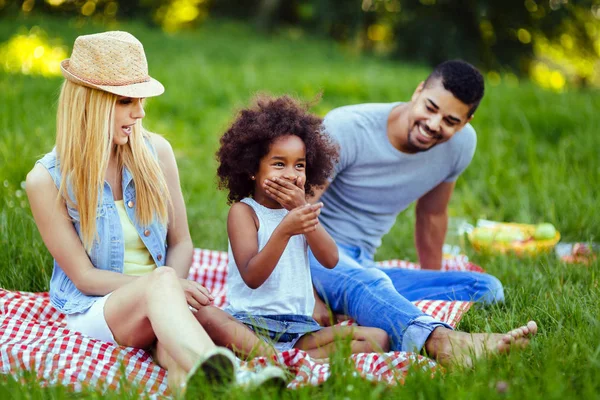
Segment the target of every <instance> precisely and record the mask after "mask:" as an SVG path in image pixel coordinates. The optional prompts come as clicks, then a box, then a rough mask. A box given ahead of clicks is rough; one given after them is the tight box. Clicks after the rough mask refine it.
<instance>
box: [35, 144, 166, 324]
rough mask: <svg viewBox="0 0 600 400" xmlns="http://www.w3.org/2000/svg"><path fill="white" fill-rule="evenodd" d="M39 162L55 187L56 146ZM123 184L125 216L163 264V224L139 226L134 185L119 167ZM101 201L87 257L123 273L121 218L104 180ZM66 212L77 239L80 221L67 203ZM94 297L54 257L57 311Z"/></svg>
mask: <svg viewBox="0 0 600 400" xmlns="http://www.w3.org/2000/svg"><path fill="white" fill-rule="evenodd" d="M37 162H38V163H40V164H42V165H43V166H44V167H45V168H46V169H47V170H48V172H49V173H50V176H52V179H53V180H54V183H55V184H56V187H57V188H58V187H59V186H60V180H61V175H60V168H59V167H60V163H59V161H58V160H57V158H56V149H53V150H52V151H51V152H50V153H48V154H46V155H45V156H44V157H43V158H42V159H40V160H38V161H37ZM122 185H123V203H124V204H125V206H126V207H125V209H126V211H127V216H128V217H129V218H130V219H131V221H132V222H133V225H134V226H135V228H136V229H137V231H138V234H139V235H140V238H141V239H142V241H143V242H144V245H145V246H146V248H147V249H148V251H149V252H150V254H151V255H152V259H153V260H154V262H155V263H156V265H157V266H158V267H162V266H164V265H165V259H166V251H167V245H166V237H167V229H166V226H164V225H162V224H161V223H160V222H158V221H156V220H155V221H154V222H152V224H150V226H141V225H140V224H139V223H138V221H137V219H136V216H135V208H134V207H135V204H136V195H135V184H134V182H133V177H132V176H131V173H130V172H129V170H128V169H127V168H125V167H123V176H122ZM67 188H68V193H69V195H70V197H71V199H73V200H74V196H73V195H72V190H71V186H70V185H68V187H67ZM99 196H101V199H102V201H99V203H101V204H99V205H98V211H97V216H96V230H97V233H98V238H97V239H95V240H94V242H93V245H92V248H91V249H90V251H89V252H88V256H89V258H90V261H91V262H92V265H94V267H96V268H99V269H102V270H105V271H113V272H119V273H123V257H124V255H125V246H124V244H123V229H122V228H121V220H120V219H119V214H118V212H117V209H116V208H115V201H114V198H113V193H112V190H111V188H110V185H109V184H108V183H107V182H104V187H103V189H102V193H101V194H100V193H99ZM67 211H68V213H69V216H70V217H71V220H72V223H73V226H74V227H75V230H76V231H77V234H78V235H79V238H80V239H81V232H80V230H81V224H80V219H79V212H78V210H77V209H76V208H73V207H71V206H70V205H68V203H67ZM98 298H99V297H98V296H87V295H85V294H83V293H81V292H80V291H79V290H78V289H77V288H76V287H75V285H74V284H73V282H72V281H71V279H69V277H68V276H67V275H66V274H65V273H64V271H63V270H62V268H61V267H60V265H58V263H57V262H56V260H54V269H53V271H52V278H51V280H50V302H51V303H52V305H53V306H54V307H55V308H57V309H58V310H60V311H62V312H63V313H65V314H73V313H79V312H84V311H86V310H87V309H88V308H90V307H91V306H92V304H93V303H94V302H95V301H96V300H98Z"/></svg>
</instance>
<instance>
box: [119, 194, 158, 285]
mask: <svg viewBox="0 0 600 400" xmlns="http://www.w3.org/2000/svg"><path fill="white" fill-rule="evenodd" d="M115 206H116V207H117V212H118V213H119V219H120V220H121V227H122V229H123V244H124V246H125V256H124V257H123V262H124V264H123V273H124V274H126V275H136V276H140V275H145V274H147V273H148V272H152V271H153V270H154V269H155V268H156V264H155V263H154V260H153V259H152V256H151V255H150V252H149V251H148V249H147V248H146V246H145V245H144V242H142V239H140V236H139V235H138V233H137V231H136V229H135V226H134V225H133V223H132V222H131V220H130V219H129V217H128V216H127V212H126V211H125V204H124V203H123V200H115Z"/></svg>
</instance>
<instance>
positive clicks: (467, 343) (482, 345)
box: [425, 321, 538, 367]
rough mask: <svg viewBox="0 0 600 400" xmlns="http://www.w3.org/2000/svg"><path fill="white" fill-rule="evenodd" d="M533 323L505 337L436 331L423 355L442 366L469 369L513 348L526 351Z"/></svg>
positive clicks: (506, 334) (441, 328)
mask: <svg viewBox="0 0 600 400" xmlns="http://www.w3.org/2000/svg"><path fill="white" fill-rule="evenodd" d="M537 330H538V327H537V324H536V323H535V321H529V322H528V323H527V325H523V326H521V327H519V328H516V329H513V330H511V331H509V332H507V333H504V334H502V333H466V332H457V331H453V330H451V329H447V328H443V327H439V328H436V329H434V331H433V332H431V335H429V338H428V339H427V341H426V342H425V351H426V352H427V354H428V355H429V356H430V357H432V358H434V359H436V360H437V361H438V362H439V363H440V364H443V365H462V366H465V367H471V366H472V365H473V360H475V359H477V358H481V357H483V356H486V355H490V354H499V353H506V352H508V351H509V350H510V349H511V347H512V346H516V347H520V348H523V347H526V346H527V344H528V343H529V338H531V337H532V336H533V335H535V334H536V333H537Z"/></svg>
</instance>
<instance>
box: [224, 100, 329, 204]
mask: <svg viewBox="0 0 600 400" xmlns="http://www.w3.org/2000/svg"><path fill="white" fill-rule="evenodd" d="M309 106H310V104H303V103H300V102H299V101H298V100H295V99H293V98H292V97H290V96H281V97H277V98H273V97H270V96H267V95H259V96H257V97H256V98H255V100H254V102H253V104H252V106H251V107H249V108H245V109H243V110H241V111H240V112H239V113H238V115H237V117H236V119H235V120H234V121H233V123H232V125H231V126H230V127H229V129H228V130H227V132H225V134H224V135H223V137H221V147H220V149H219V151H218V152H217V161H218V162H219V166H218V168H217V177H218V179H219V189H225V190H228V191H229V194H228V196H227V200H228V203H233V202H236V201H240V200H242V199H243V198H244V197H248V196H250V195H252V194H253V193H254V185H255V181H253V180H252V179H251V176H252V175H254V174H256V172H257V171H258V168H259V165H260V160H261V159H262V158H263V157H264V156H265V155H267V153H268V152H269V150H270V149H271V144H272V143H273V142H274V141H275V140H276V139H278V138H280V137H283V136H288V135H295V136H298V137H299V138H300V139H301V140H302V141H303V142H304V146H305V147H306V183H305V185H304V188H305V191H306V194H307V195H312V194H313V193H314V192H313V189H314V188H315V187H319V186H323V185H325V184H326V183H327V178H329V176H330V175H331V174H332V172H333V167H334V165H335V163H336V162H337V160H338V147H337V145H336V144H335V142H333V140H332V139H331V137H330V136H329V135H327V134H326V133H325V131H324V128H323V120H322V119H321V118H320V117H318V116H317V115H314V114H312V113H310V112H309V111H308V108H309Z"/></svg>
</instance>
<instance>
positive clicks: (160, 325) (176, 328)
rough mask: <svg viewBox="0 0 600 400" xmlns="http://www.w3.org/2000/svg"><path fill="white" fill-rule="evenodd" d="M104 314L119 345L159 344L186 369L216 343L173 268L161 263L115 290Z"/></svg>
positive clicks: (142, 346)
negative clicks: (195, 310) (205, 327)
mask: <svg viewBox="0 0 600 400" xmlns="http://www.w3.org/2000/svg"><path fill="white" fill-rule="evenodd" d="M104 317H105V318H106V322H107V323H108V326H109V328H110V330H111V331H112V333H113V336H114V337H115V340H116V342H117V343H119V344H120V345H124V346H132V347H138V348H148V347H150V346H151V345H152V344H153V343H154V342H155V340H157V339H158V342H159V343H160V346H161V347H162V348H163V349H162V350H164V351H165V352H166V353H167V354H168V355H169V356H170V358H171V359H172V360H173V361H174V363H175V365H178V366H179V367H180V368H181V369H183V370H184V371H186V372H187V371H189V370H190V369H191V368H192V366H193V365H194V363H195V362H196V361H197V359H198V356H199V355H202V354H204V353H206V352H207V351H209V350H212V349H214V348H215V347H216V346H215V344H214V343H213V341H212V340H211V339H210V337H209V336H208V334H207V333H206V331H205V330H204V328H202V326H201V325H200V324H199V323H198V321H197V320H196V318H195V317H194V315H193V314H192V312H191V310H190V309H189V308H188V304H187V301H186V298H185V294H184V293H183V290H182V288H181V284H180V283H179V278H178V277H177V275H176V274H175V271H174V270H173V269H172V268H168V267H161V268H157V269H156V270H154V271H153V272H152V273H150V274H148V275H146V276H143V277H140V278H139V279H137V280H136V281H135V282H132V283H130V284H128V285H126V286H123V287H121V288H119V289H117V290H115V291H114V292H113V294H112V295H111V296H110V297H109V298H108V300H107V301H106V304H105V305H104Z"/></svg>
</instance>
